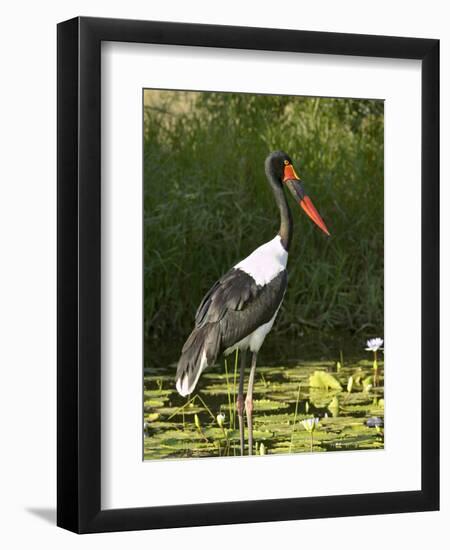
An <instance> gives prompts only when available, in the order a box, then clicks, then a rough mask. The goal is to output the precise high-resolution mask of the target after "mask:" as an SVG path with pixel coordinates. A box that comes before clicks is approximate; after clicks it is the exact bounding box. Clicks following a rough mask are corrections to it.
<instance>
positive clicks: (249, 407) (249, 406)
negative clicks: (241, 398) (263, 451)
mask: <svg viewBox="0 0 450 550" xmlns="http://www.w3.org/2000/svg"><path fill="white" fill-rule="evenodd" d="M257 355H258V354H257V353H253V355H252V366H251V369H250V377H249V379H248V388H247V397H246V398H245V412H246V413H247V424H248V454H249V455H251V454H253V383H254V381H255V370H256V357H257Z"/></svg>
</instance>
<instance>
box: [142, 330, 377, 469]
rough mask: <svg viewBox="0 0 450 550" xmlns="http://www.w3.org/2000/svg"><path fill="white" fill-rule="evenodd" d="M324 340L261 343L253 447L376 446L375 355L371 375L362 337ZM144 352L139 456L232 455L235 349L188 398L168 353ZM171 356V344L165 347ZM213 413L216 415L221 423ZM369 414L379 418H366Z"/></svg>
mask: <svg viewBox="0 0 450 550" xmlns="http://www.w3.org/2000/svg"><path fill="white" fill-rule="evenodd" d="M323 341H324V340H322V342H323ZM325 341H326V342H327V345H325V344H323V343H317V342H313V341H310V340H308V339H302V338H299V339H297V340H295V341H294V342H293V340H292V339H283V338H279V337H277V338H276V339H274V341H273V342H271V345H270V346H264V347H263V350H262V352H261V353H260V356H259V358H258V359H259V360H258V367H257V371H256V379H255V387H254V440H255V449H254V452H256V453H258V454H280V453H292V452H293V453H297V452H309V451H314V452H316V451H344V450H356V449H366V450H368V449H380V448H383V446H384V433H383V432H384V427H383V423H384V387H383V384H384V364H383V362H382V361H379V369H378V374H377V377H376V378H375V379H374V375H375V371H374V369H373V360H372V358H371V356H370V354H368V353H367V352H365V351H364V341H363V340H362V339H361V341H360V340H359V339H358V338H356V339H352V340H349V339H347V340H345V339H344V338H343V337H342V336H340V335H335V336H334V338H331V337H330V338H327V339H326V340H325ZM268 342H269V339H268ZM159 351H160V352H161V350H159ZM149 354H152V352H151V351H150V350H149V349H147V350H146V360H147V363H146V364H147V365H151V366H148V367H147V368H145V369H144V459H161V458H188V457H207V456H216V457H217V456H235V455H239V454H240V453H239V443H238V442H239V433H238V429H237V416H236V407H235V394H236V386H237V364H236V362H235V356H234V355H232V356H230V357H229V358H228V359H227V362H226V365H225V361H224V359H223V358H222V359H221V360H220V362H218V363H217V365H215V366H214V367H213V368H211V369H208V370H207V371H205V372H204V373H203V375H202V377H201V378H200V381H199V383H198V386H197V388H196V391H195V393H194V394H193V395H192V396H191V399H190V400H188V399H187V398H182V397H181V396H180V395H178V393H177V392H176V390H175V387H174V374H175V370H176V359H175V360H173V361H172V362H170V363H169V362H163V364H161V363H160V364H159V365H157V364H155V363H156V362H152V361H149ZM152 355H153V354H152ZM177 355H178V351H177V348H176V347H175V346H174V347H173V348H172V350H170V351H169V352H168V353H167V356H171V357H177ZM280 357H283V361H280V359H279V358H280ZM160 360H161V359H160ZM338 361H339V363H340V364H339V365H338ZM247 376H248V370H247ZM218 414H222V415H224V425H223V427H221V426H219V424H218V422H217V418H216V417H217V415H218ZM311 417H315V418H318V419H319V424H318V426H317V429H315V430H314V431H313V433H312V437H311V433H310V432H308V430H307V429H306V428H305V425H304V424H303V423H302V421H303V420H305V419H308V418H311ZM373 418H376V419H379V420H378V421H377V422H375V423H378V424H380V425H378V426H373V425H372V424H373V422H372V421H370V422H369V424H368V423H367V422H368V420H369V419H373Z"/></svg>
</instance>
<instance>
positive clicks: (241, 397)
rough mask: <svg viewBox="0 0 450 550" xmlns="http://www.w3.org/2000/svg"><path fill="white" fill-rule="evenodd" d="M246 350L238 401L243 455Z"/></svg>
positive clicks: (240, 372) (240, 373) (241, 369)
mask: <svg viewBox="0 0 450 550" xmlns="http://www.w3.org/2000/svg"><path fill="white" fill-rule="evenodd" d="M245 358H246V351H245V350H244V351H242V352H241V365H240V370H239V389H238V396H237V401H236V409H237V413H238V418H239V440H240V443H241V456H244V377H245Z"/></svg>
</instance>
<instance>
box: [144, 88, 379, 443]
mask: <svg viewBox="0 0 450 550" xmlns="http://www.w3.org/2000/svg"><path fill="white" fill-rule="evenodd" d="M145 105H146V106H145V113H144V122H145V125H144V300H145V303H144V330H145V332H144V334H145V345H146V348H145V350H146V352H145V364H146V366H147V367H148V366H150V365H153V366H155V365H158V364H159V361H161V358H162V357H166V358H167V362H173V361H176V360H177V357H178V354H179V349H180V346H181V345H182V343H183V341H184V339H185V338H186V337H187V335H188V334H189V332H190V330H191V328H192V322H193V316H194V313H195V311H196V308H197V306H198V304H199V302H200V300H201V298H202V296H203V295H204V293H205V292H206V291H207V290H208V289H209V288H210V286H211V285H212V284H213V282H214V281H215V280H217V278H218V277H219V276H220V275H221V274H223V273H224V272H225V271H226V270H228V269H229V268H230V267H231V266H232V265H233V264H234V263H236V262H237V261H238V260H240V259H242V258H243V257H245V256H246V255H247V254H249V253H250V252H251V251H252V250H253V249H254V248H256V246H258V245H259V244H262V243H263V242H265V241H266V240H269V239H271V238H272V237H273V235H274V234H275V233H276V232H277V230H278V213H277V210H276V206H275V203H274V201H273V197H272V195H271V190H270V188H269V186H268V184H267V183H266V178H265V174H264V159H265V157H266V156H267V154H268V153H269V152H270V151H272V150H276V149H283V150H285V151H286V152H288V153H289V155H290V156H291V157H292V158H293V159H294V163H295V166H296V169H297V172H298V173H299V175H300V176H301V177H302V179H303V180H304V182H305V186H306V188H307V190H308V192H309V194H310V196H311V197H312V198H313V200H314V203H315V205H316V206H317V208H318V210H319V211H320V213H321V214H322V216H323V218H324V220H325V222H326V224H327V226H328V227H329V229H330V231H331V234H332V237H331V238H329V239H327V238H326V237H325V236H324V235H323V234H322V233H321V232H320V231H318V230H317V228H316V227H314V226H313V224H312V223H311V222H310V221H309V220H308V219H307V218H306V216H304V215H303V213H302V211H301V210H300V209H299V208H298V206H297V205H295V204H294V203H291V208H292V209H293V216H294V222H295V231H294V240H293V244H292V249H291V254H290V260H289V287H288V292H287V294H286V298H285V300H284V305H283V308H282V311H281V312H280V314H279V317H278V320H277V322H276V323H275V326H274V328H273V333H274V336H271V337H270V339H269V340H268V345H269V346H270V342H271V341H272V342H275V341H276V340H277V337H278V338H279V337H280V336H283V337H284V338H287V339H290V340H292V339H297V338H299V336H300V335H302V334H304V333H305V332H308V333H309V334H313V333H316V334H318V335H319V337H320V336H321V335H323V334H324V332H326V331H338V330H339V331H342V330H344V331H350V332H351V333H353V334H357V335H362V334H363V333H364V335H371V334H373V335H376V334H382V333H383V132H384V129H383V103H382V102H380V101H372V100H348V99H329V98H303V97H289V96H263V95H249V94H233V93H192V92H161V91H147V92H146V95H145ZM289 200H290V199H289ZM280 359H282V358H280ZM342 385H343V386H344V387H346V386H347V379H345V380H344V381H342ZM293 393H294V394H295V389H294V390H293ZM203 443H205V442H204V440H203ZM267 449H268V448H267V445H266V451H267Z"/></svg>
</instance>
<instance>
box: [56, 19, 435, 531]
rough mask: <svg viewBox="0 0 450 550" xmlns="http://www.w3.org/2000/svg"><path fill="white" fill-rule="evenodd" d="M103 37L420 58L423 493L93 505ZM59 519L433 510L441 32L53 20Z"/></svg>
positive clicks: (269, 517)
mask: <svg viewBox="0 0 450 550" xmlns="http://www.w3.org/2000/svg"><path fill="white" fill-rule="evenodd" d="M102 41H113V42H114V41H116V42H137V43H152V44H170V45H185V46H205V47H210V48H219V47H220V48H239V49H249V50H272V51H277V52H279V51H284V52H304V53H315V54H335V55H351V56H365V57H382V58H404V59H418V60H421V61H422V115H421V116H422V174H421V178H422V197H421V198H422V219H421V223H422V272H421V276H422V296H421V305H422V320H421V327H422V332H421V339H422V358H421V361H422V363H421V365H422V374H421V384H422V386H421V388H422V390H421V391H422V402H421V414H422V426H421V438H422V439H421V445H422V451H421V468H422V471H421V477H422V485H421V486H422V489H421V490H420V491H405V492H389V493H376V494H356V495H355V494H345V495H339V496H321V497H308V498H283V499H276V500H255V501H246V502H216V503H213V504H192V505H175V506H158V507H149V508H133V509H114V510H102V509H101V500H100V495H101V481H100V478H101V475H100V474H101V463H100V454H101V449H100V445H101V418H100V395H101V369H100V353H101V346H100V342H101V314H100V307H101V300H100V296H101V271H100V266H101V261H100V247H101V235H100V212H101V208H100V205H101V191H100V166H101V158H100V156H101V154H100V124H101V120H100V112H101V109H100V106H101V103H100V102H101V93H100V70H101V62H100V49H101V43H102ZM57 68H58V127H57V134H58V136H57V141H58V172H57V177H58V378H57V379H58V382H57V389H58V405H57V407H58V408H57V416H58V423H57V436H58V459H57V467H58V473H57V484H58V491H57V500H58V503H57V524H58V525H59V526H60V527H63V528H66V529H69V530H71V531H74V532H77V533H94V532H104V531H123V530H135V529H156V528H168V527H184V526H195V525H216V524H231V523H247V522H264V521H278V520H293V519H306V518H322V517H335V516H351V515H367V514H386V513H397V512H418V511H426V510H437V509H438V508H439V41H438V40H435V39H418V38H399V37H389V36H368V35H355V34H336V33H325V32H309V31H296V30H279V29H263V28H247V27H226V26H217V25H200V24H184V23H183V24H181V23H171V22H155V21H132V20H119V19H115V20H113V19H101V18H87V17H77V18H75V19H71V20H69V21H65V22H63V23H60V24H59V25H58V62H57Z"/></svg>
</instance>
